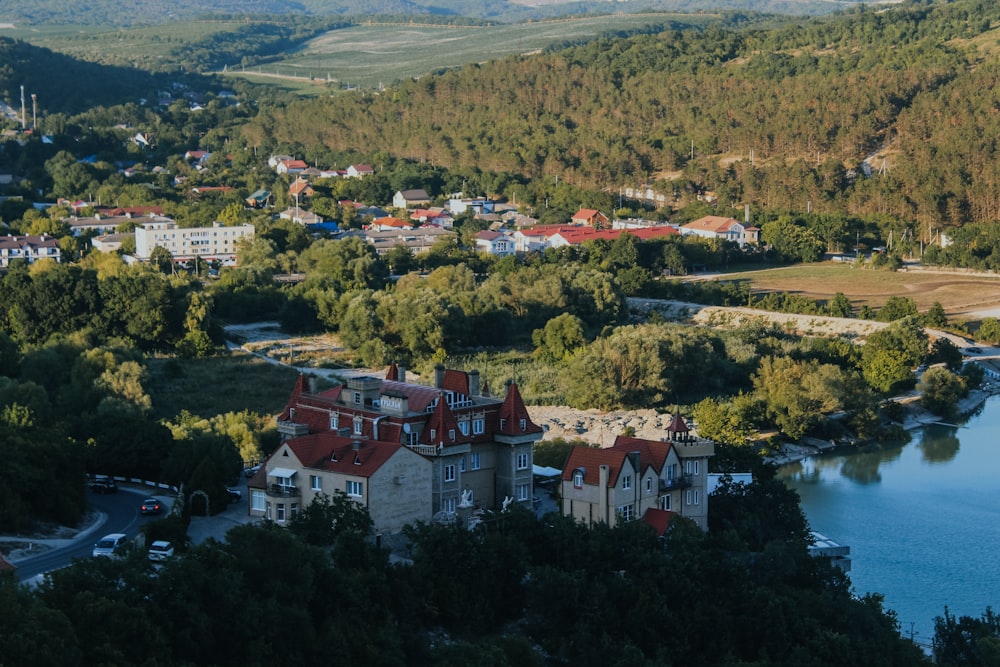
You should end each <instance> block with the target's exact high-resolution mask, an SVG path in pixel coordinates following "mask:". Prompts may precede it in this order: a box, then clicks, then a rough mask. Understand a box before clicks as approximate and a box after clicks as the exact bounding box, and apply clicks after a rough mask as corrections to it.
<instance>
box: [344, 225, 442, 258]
mask: <svg viewBox="0 0 1000 667" xmlns="http://www.w3.org/2000/svg"><path fill="white" fill-rule="evenodd" d="M363 236H364V239H365V241H367V242H368V243H370V244H372V245H373V246H375V252H376V253H377V254H378V255H379V256H382V255H385V254H386V253H388V252H389V251H390V250H392V249H393V248H395V247H396V246H402V247H404V248H406V249H407V250H409V251H410V253H411V254H413V255H422V254H423V253H425V252H429V251H430V249H431V248H432V247H433V246H434V244H435V243H437V242H438V241H440V240H441V239H453V238H455V232H452V231H449V230H447V229H441V228H440V227H433V226H431V227H420V228H418V229H386V230H383V231H372V230H367V231H365V232H364V234H363Z"/></svg>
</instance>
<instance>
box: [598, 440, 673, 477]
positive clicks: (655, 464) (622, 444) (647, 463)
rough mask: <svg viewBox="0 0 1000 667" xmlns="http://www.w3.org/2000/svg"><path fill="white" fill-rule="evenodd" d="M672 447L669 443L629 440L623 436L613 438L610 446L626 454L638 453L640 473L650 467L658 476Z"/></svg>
mask: <svg viewBox="0 0 1000 667" xmlns="http://www.w3.org/2000/svg"><path fill="white" fill-rule="evenodd" d="M672 447H673V445H672V444H671V443H669V442H660V441H659V440H645V439H643V438H629V437H626V436H624V435H620V436H618V437H617V438H615V444H613V445H612V446H611V448H612V449H616V450H619V451H623V452H625V453H626V454H628V453H630V452H639V468H640V472H641V471H642V470H645V469H646V468H647V467H652V468H653V470H655V471H656V474H657V475H659V474H660V471H661V470H663V464H664V463H666V461H667V455H668V454H670V449H671V448H672Z"/></svg>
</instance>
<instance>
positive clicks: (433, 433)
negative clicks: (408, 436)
mask: <svg viewBox="0 0 1000 667" xmlns="http://www.w3.org/2000/svg"><path fill="white" fill-rule="evenodd" d="M460 435H461V433H460V432H459V430H458V421H457V420H456V419H455V414H454V413H453V412H452V411H451V408H449V407H448V402H447V401H446V400H445V399H444V392H442V393H441V394H439V395H438V403H437V407H435V408H434V412H433V413H432V414H431V416H430V419H428V420H427V426H425V427H424V432H423V434H422V439H423V440H425V441H426V444H428V445H434V446H438V445H449V446H451V445H454V444H456V443H457V442H458V438H459V436H460Z"/></svg>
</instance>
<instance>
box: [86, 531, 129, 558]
mask: <svg viewBox="0 0 1000 667" xmlns="http://www.w3.org/2000/svg"><path fill="white" fill-rule="evenodd" d="M126 540H128V536H127V535H126V534H125V533H110V534H108V535H105V536H104V537H102V538H101V539H99V540H98V541H97V544H95V545H94V551H93V555H94V556H106V557H108V558H112V557H114V556H117V555H118V554H120V553H121V550H122V548H123V547H124V546H125V541H126Z"/></svg>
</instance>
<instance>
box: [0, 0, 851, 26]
mask: <svg viewBox="0 0 1000 667" xmlns="http://www.w3.org/2000/svg"><path fill="white" fill-rule="evenodd" d="M855 4H859V3H854V2H841V1H837V0H618V1H616V2H611V1H610V0H590V1H584V2H574V1H569V2H563V1H561V0H560V1H553V0H541V1H539V0H519V1H509V0H298V1H294V0H293V1H285V0H174V1H173V2H161V0H89V1H88V2H86V3H80V2H66V0H23V1H22V2H10V3H4V5H5V6H4V7H2V8H0V24H3V23H13V24H15V25H22V24H25V25H40V24H51V25H101V26H127V25H137V24H158V23H164V22H167V21H172V20H180V19H191V18H197V17H200V16H205V17H207V16H213V15H220V14H226V15H248V16H259V15H267V14H271V15H287V14H292V15H295V14H298V15H313V16H375V15H417V16H419V15H437V16H441V15H444V16H448V15H450V16H456V17H459V16H464V17H471V18H480V19H488V20H494V21H502V22H514V21H523V20H529V19H539V18H551V17H553V16H561V15H562V16H565V15H573V14H585V13H602V14H605V13H609V12H641V11H650V10H656V11H712V10H715V11H719V10H731V11H757V12H765V13H781V14H826V13H830V12H833V11H836V10H837V9H841V8H844V7H849V6H853V5H855Z"/></svg>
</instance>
